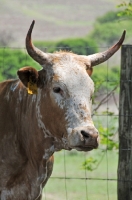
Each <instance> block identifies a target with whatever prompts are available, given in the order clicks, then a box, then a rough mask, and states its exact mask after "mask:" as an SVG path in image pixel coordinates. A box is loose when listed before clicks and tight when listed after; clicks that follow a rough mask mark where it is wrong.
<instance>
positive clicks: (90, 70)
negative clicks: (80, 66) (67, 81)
mask: <svg viewBox="0 0 132 200" xmlns="http://www.w3.org/2000/svg"><path fill="white" fill-rule="evenodd" d="M86 71H87V73H88V75H89V76H91V75H92V73H93V68H92V67H89V66H87V68H86Z"/></svg>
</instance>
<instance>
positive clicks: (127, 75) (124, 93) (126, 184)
mask: <svg viewBox="0 0 132 200" xmlns="http://www.w3.org/2000/svg"><path fill="white" fill-rule="evenodd" d="M118 200H132V45H123V46H122V50H121V76H120V100H119V161H118Z"/></svg>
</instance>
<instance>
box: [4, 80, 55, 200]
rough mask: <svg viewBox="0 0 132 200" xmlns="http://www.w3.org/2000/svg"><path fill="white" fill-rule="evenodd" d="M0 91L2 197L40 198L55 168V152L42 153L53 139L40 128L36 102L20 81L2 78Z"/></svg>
mask: <svg viewBox="0 0 132 200" xmlns="http://www.w3.org/2000/svg"><path fill="white" fill-rule="evenodd" d="M0 91H1V93H0V111H1V112H0V199H1V200H5V199H6V200H18V199H19V200H29V199H32V200H33V199H37V197H38V199H39V198H40V197H39V195H40V185H41V184H42V185H45V183H46V182H47V180H48V178H49V176H50V175H51V172H52V166H53V157H51V158H50V156H52V154H51V155H50V154H49V155H48V157H47V158H46V159H45V158H44V159H43V155H44V153H45V150H46V149H48V148H50V147H51V145H52V142H53V140H52V138H44V134H42V133H41V132H40V131H38V127H37V124H36V115H35V109H34V107H35V102H32V103H31V97H32V95H28V93H27V90H26V88H25V87H24V86H23V85H22V83H21V82H20V81H18V80H14V81H6V82H3V83H1V84H0ZM18 96H19V97H18ZM38 147H39V148H38Z"/></svg>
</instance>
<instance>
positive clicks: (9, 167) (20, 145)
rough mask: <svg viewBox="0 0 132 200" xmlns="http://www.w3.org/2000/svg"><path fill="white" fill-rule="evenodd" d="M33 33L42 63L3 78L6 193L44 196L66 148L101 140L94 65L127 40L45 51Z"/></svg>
mask: <svg viewBox="0 0 132 200" xmlns="http://www.w3.org/2000/svg"><path fill="white" fill-rule="evenodd" d="M34 23H35V21H34V20H33V22H32V24H31V26H30V28H29V30H28V33H27V36H26V49H27V52H28V54H29V55H30V56H31V57H32V58H33V59H34V60H35V61H36V62H38V63H39V64H40V65H41V66H42V69H41V70H39V71H37V70H36V69H35V68H33V67H30V66H26V67H23V68H20V69H19V70H18V72H17V74H18V79H16V80H7V81H4V82H2V83H0V199H1V200H40V199H41V194H42V188H43V187H44V186H45V184H46V182H47V180H48V179H49V177H50V175H51V173H52V168H53V162H54V158H53V154H54V152H56V151H59V150H61V149H65V150H71V149H76V150H78V151H85V152H86V151H90V150H93V149H96V148H97V147H98V144H99V134H98V130H97V129H96V128H95V126H94V123H93V121H92V118H91V98H92V95H93V92H94V83H93V81H92V79H91V78H90V76H91V74H92V71H93V67H94V66H96V65H98V64H100V63H102V62H105V61H106V60H108V59H109V58H110V57H111V56H112V55H113V54H114V53H115V52H116V51H117V50H118V49H119V48H120V46H121V45H122V43H123V41H124V38H125V31H124V32H123V34H122V37H121V38H120V40H119V41H118V42H117V44H115V45H114V46H112V47H111V48H109V49H108V50H106V51H104V52H101V53H96V54H93V55H88V56H84V55H76V54H74V53H72V52H66V51H59V52H54V53H45V52H43V51H41V50H40V49H38V48H36V47H35V46H34V45H33V43H32V39H31V34H32V30H33V27H34Z"/></svg>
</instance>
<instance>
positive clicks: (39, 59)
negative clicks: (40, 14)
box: [26, 20, 49, 65]
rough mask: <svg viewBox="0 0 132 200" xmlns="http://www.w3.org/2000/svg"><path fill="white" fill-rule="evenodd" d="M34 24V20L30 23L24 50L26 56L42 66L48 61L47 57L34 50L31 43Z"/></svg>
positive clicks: (41, 52) (45, 54) (36, 49)
mask: <svg viewBox="0 0 132 200" xmlns="http://www.w3.org/2000/svg"><path fill="white" fill-rule="evenodd" d="M34 24H35V20H33V21H32V24H31V25H30V28H29V30H28V33H27V36H26V49H27V52H28V54H29V55H30V56H31V57H32V58H33V59H34V60H35V61H37V62H38V63H39V64H41V65H42V64H44V63H45V62H46V61H47V60H48V57H49V55H48V54H47V53H44V52H43V51H41V50H39V49H38V48H36V47H35V46H34V45H33V43H32V39H31V34H32V30H33V27H34Z"/></svg>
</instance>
